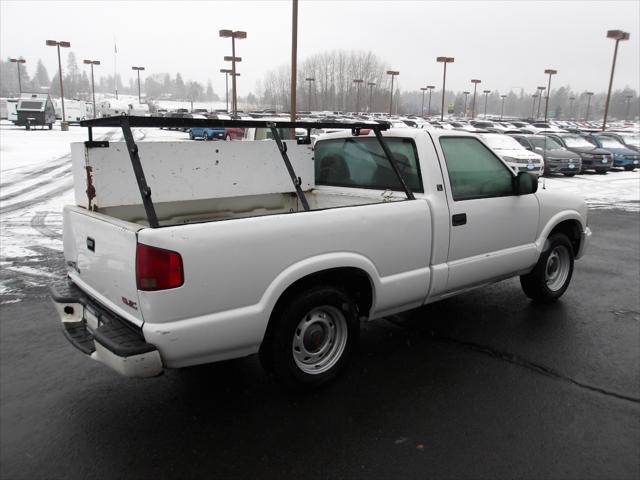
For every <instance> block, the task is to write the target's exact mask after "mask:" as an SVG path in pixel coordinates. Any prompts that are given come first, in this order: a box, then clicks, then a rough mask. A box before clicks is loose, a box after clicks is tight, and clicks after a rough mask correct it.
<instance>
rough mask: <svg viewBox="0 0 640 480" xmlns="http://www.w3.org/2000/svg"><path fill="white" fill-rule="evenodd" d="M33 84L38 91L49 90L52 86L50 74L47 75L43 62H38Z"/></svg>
mask: <svg viewBox="0 0 640 480" xmlns="http://www.w3.org/2000/svg"><path fill="white" fill-rule="evenodd" d="M33 83H34V86H35V88H36V89H38V90H40V89H42V88H49V86H50V85H51V81H50V80H49V74H48V73H47V69H46V68H45V66H44V64H43V63H42V60H38V65H37V66H36V74H35V76H34V77H33Z"/></svg>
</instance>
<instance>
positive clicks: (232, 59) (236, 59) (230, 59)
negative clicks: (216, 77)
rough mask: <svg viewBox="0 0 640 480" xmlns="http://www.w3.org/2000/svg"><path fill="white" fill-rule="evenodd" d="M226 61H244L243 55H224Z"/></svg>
mask: <svg viewBox="0 0 640 480" xmlns="http://www.w3.org/2000/svg"><path fill="white" fill-rule="evenodd" d="M224 61H225V62H241V61H242V57H229V56H225V57H224Z"/></svg>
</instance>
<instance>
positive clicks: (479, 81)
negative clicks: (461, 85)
mask: <svg viewBox="0 0 640 480" xmlns="http://www.w3.org/2000/svg"><path fill="white" fill-rule="evenodd" d="M471 83H482V80H478V79H477V78H472V79H471Z"/></svg>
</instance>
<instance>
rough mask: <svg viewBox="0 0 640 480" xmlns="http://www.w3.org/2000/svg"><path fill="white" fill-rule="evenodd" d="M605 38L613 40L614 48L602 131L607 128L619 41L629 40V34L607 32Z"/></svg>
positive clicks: (620, 31) (613, 31) (615, 31)
mask: <svg viewBox="0 0 640 480" xmlns="http://www.w3.org/2000/svg"><path fill="white" fill-rule="evenodd" d="M607 38H613V39H614V40H615V41H616V46H615V48H614V50H613V63H612V64H611V77H610V78H609V90H608V91H607V101H606V102H605V103H604V119H603V120H602V131H603V132H604V131H605V129H606V128H607V114H608V113H609V100H610V99H611V86H612V85H613V72H614V71H615V69H616V57H617V56H618V44H619V43H620V41H621V40H629V33H628V32H623V31H622V30H609V31H608V32H607Z"/></svg>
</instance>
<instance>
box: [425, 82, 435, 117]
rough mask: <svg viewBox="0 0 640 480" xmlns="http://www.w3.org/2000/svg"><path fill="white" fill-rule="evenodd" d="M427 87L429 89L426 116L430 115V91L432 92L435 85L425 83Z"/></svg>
mask: <svg viewBox="0 0 640 480" xmlns="http://www.w3.org/2000/svg"><path fill="white" fill-rule="evenodd" d="M427 88H428V89H429V106H428V107H427V117H429V116H431V92H433V89H434V88H436V86H435V85H427Z"/></svg>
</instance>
